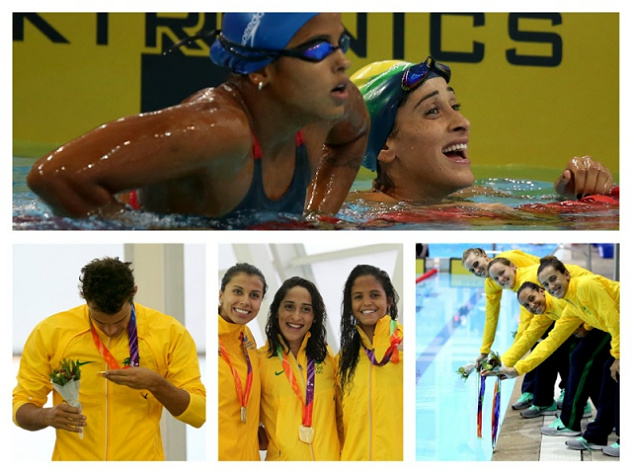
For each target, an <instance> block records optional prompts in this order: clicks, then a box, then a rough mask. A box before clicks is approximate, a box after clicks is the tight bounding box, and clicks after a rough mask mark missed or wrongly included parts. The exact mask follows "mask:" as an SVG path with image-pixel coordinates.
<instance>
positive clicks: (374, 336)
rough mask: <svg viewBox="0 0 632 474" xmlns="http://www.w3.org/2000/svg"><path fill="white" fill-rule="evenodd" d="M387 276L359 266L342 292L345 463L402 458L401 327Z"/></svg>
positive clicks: (340, 366) (395, 297)
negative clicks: (349, 461) (346, 461)
mask: <svg viewBox="0 0 632 474" xmlns="http://www.w3.org/2000/svg"><path fill="white" fill-rule="evenodd" d="M397 300H398V295H397V292H396V291H395V288H394V287H393V284H392V283H391V279H390V278H389V276H388V274H387V273H386V272H385V271H383V270H380V269H379V268H376V267H374V266H371V265H358V266H356V267H355V268H354V269H353V270H352V271H351V273H350V275H349V277H348V278H347V281H346V283H345V287H344V292H343V303H342V315H341V320H340V346H341V347H340V352H339V354H338V373H339V377H340V389H341V392H342V413H343V431H344V442H343V447H342V456H341V459H342V460H343V461H344V460H353V461H359V460H364V461H378V460H391V461H395V460H399V461H401V460H402V459H403V458H402V456H403V399H402V396H403V368H402V361H403V354H401V353H400V347H399V346H400V344H401V342H402V340H403V337H404V336H403V328H402V326H401V325H400V324H398V323H397Z"/></svg>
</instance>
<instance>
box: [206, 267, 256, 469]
mask: <svg viewBox="0 0 632 474" xmlns="http://www.w3.org/2000/svg"><path fill="white" fill-rule="evenodd" d="M267 289H268V285H267V284H266V279H265V277H264V276H263V273H261V271H260V270H259V269H258V268H257V267H255V266H253V265H250V264H248V263H238V264H236V265H234V266H232V267H231V268H229V269H228V271H226V273H225V274H224V277H223V278H222V283H221V287H220V292H219V309H218V313H219V316H218V320H219V323H218V324H219V325H218V336H219V348H220V357H219V360H218V363H219V369H218V370H219V373H218V377H219V381H218V386H219V387H220V390H219V394H218V397H219V400H218V401H219V405H218V417H219V419H218V425H219V431H218V432H219V453H218V455H219V460H220V461H224V460H225V461H259V460H260V456H259V439H258V434H259V433H258V432H259V403H260V398H261V382H260V378H259V357H258V354H257V344H256V341H255V339H254V337H253V336H252V333H251V332H250V329H249V328H248V326H246V324H248V323H249V322H250V321H252V320H253V319H254V318H256V317H257V314H259V308H261V300H262V299H263V297H264V296H265V293H266V291H267Z"/></svg>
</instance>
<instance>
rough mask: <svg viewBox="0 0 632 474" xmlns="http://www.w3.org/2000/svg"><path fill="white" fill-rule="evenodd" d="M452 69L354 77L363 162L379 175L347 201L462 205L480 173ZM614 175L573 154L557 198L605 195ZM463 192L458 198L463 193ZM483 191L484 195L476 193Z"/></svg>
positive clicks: (393, 69) (380, 67) (380, 65)
mask: <svg viewBox="0 0 632 474" xmlns="http://www.w3.org/2000/svg"><path fill="white" fill-rule="evenodd" d="M450 76H451V71H450V68H449V67H448V66H446V65H444V64H441V63H438V62H436V61H435V60H434V59H433V58H431V57H428V58H427V59H426V60H425V61H424V62H422V63H419V64H412V63H407V62H403V61H380V62H376V63H372V64H369V65H368V66H365V67H364V68H362V69H360V70H359V71H358V72H356V73H355V74H354V75H353V76H352V77H351V80H352V81H353V82H354V83H355V84H356V85H357V86H358V87H359V88H360V92H361V93H362V95H363V96H364V100H365V102H366V103H367V107H368V109H369V114H370V116H371V132H370V136H369V143H368V147H367V151H366V154H365V157H364V162H363V165H364V166H365V167H366V168H368V169H370V170H371V171H377V177H376V179H375V181H374V183H373V189H371V191H369V192H355V193H353V194H351V195H350V196H349V198H348V199H360V198H361V199H364V200H367V201H385V202H399V201H408V202H414V203H422V204H424V203H439V202H441V201H443V200H444V199H445V198H447V197H450V198H451V200H453V201H454V200H457V201H462V199H463V198H464V197H467V196H466V191H467V192H469V193H470V194H473V193H474V191H475V190H474V189H473V188H471V186H472V184H473V183H474V176H473V174H472V171H471V169H470V160H469V158H468V153H467V149H468V143H469V135H470V122H469V121H468V120H467V119H466V118H465V117H464V116H463V115H462V114H461V112H460V106H459V104H458V103H457V100H456V95H455V92H454V89H452V87H450V86H449V85H448V83H449V82H450ZM611 187H612V175H611V173H610V171H609V170H608V169H607V168H606V167H605V166H603V165H602V164H601V163H598V162H596V161H593V160H592V159H591V158H590V157H574V158H573V159H571V160H570V161H569V163H568V164H567V167H566V169H565V170H564V172H563V173H562V174H561V175H560V177H559V178H558V179H557V180H556V182H555V188H556V191H557V192H558V194H560V195H561V196H563V197H570V198H573V199H575V198H577V196H584V195H588V194H607V193H608V192H609V191H610V189H611ZM459 190H463V191H461V193H459V194H458V195H454V194H453V193H455V192H457V191H459ZM478 194H481V192H478Z"/></svg>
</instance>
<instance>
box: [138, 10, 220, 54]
mask: <svg viewBox="0 0 632 474" xmlns="http://www.w3.org/2000/svg"><path fill="white" fill-rule="evenodd" d="M200 15H204V17H203V18H204V24H203V25H202V27H201V28H200V30H202V31H213V30H215V29H216V28H217V26H216V25H217V13H203V14H200V13H187V15H186V16H185V17H178V18H173V17H166V16H163V15H161V16H159V15H158V14H157V13H147V14H146V15H145V46H147V47H148V48H155V47H156V46H160V47H161V48H162V49H163V50H166V49H168V48H169V47H170V46H172V45H173V44H174V43H175V42H177V41H180V40H183V39H186V38H188V37H189V36H191V35H192V34H195V33H197V31H196V32H193V33H187V32H186V31H185V28H192V27H194V26H196V25H198V24H199V22H200ZM160 30H161V31H162V35H161V41H159V31H160ZM165 30H169V31H170V32H171V33H172V34H173V36H175V37H176V39H175V41H174V40H173V38H171V37H169V35H167V33H166V31H165ZM213 40H214V38H205V39H204V40H203V41H204V42H205V43H206V44H207V46H210V45H211V44H212V43H213ZM186 48H188V49H197V50H201V49H202V47H201V46H200V45H199V44H198V43H197V42H191V43H189V44H187V46H186ZM182 49H183V50H184V49H185V48H182Z"/></svg>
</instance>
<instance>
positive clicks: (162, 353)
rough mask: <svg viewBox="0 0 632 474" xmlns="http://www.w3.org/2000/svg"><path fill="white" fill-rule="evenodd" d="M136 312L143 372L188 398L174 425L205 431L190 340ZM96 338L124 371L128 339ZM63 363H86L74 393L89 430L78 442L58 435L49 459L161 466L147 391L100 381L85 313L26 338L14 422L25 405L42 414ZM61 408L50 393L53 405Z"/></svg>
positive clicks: (168, 320) (99, 361)
mask: <svg viewBox="0 0 632 474" xmlns="http://www.w3.org/2000/svg"><path fill="white" fill-rule="evenodd" d="M135 307H136V324H137V331H138V349H139V353H140V366H141V367H146V368H148V369H150V370H152V371H154V372H156V373H159V374H160V375H162V376H163V377H165V379H167V380H168V381H169V382H171V383H172V384H173V385H175V386H176V387H178V388H181V389H184V390H186V391H187V392H189V395H190V396H191V399H190V402H189V406H188V407H187V409H186V410H185V411H184V413H182V414H181V415H180V416H178V417H177V419H178V420H180V421H182V422H185V423H188V424H190V425H192V426H195V427H200V426H202V424H203V423H204V421H205V420H206V391H205V388H204V385H203V384H202V382H201V379H200V369H199V365H198V358H197V351H196V348H195V343H194V341H193V339H192V338H191V335H190V334H189V333H188V332H187V330H186V329H185V328H184V326H182V325H181V324H180V323H179V322H178V321H177V320H176V319H174V318H172V317H171V316H167V315H165V314H162V313H160V312H158V311H155V310H153V309H150V308H146V307H144V306H141V305H140V304H138V303H135ZM97 332H98V334H99V336H100V337H101V340H102V341H103V343H104V344H105V345H106V346H107V347H108V349H109V351H110V352H111V353H112V355H113V356H114V358H115V359H116V360H117V362H118V363H119V365H120V366H121V367H122V366H123V361H124V360H125V359H126V358H128V357H129V342H128V337H127V333H126V332H123V333H122V334H120V335H119V336H117V337H116V338H108V337H107V336H106V335H105V334H103V333H101V332H100V331H99V330H98V329H97ZM64 358H66V359H72V360H75V361H76V360H79V361H81V362H90V363H89V364H86V365H83V366H82V367H81V380H80V382H81V388H80V391H79V402H80V403H81V405H82V412H83V413H84V414H85V415H86V418H87V419H86V422H87V426H85V427H84V430H83V439H80V438H79V436H78V434H77V433H73V432H70V431H65V430H57V433H56V440H55V448H54V451H53V457H52V459H53V460H54V461H65V460H143V461H149V460H163V459H164V453H163V449H162V440H161V436H160V425H159V423H160V417H161V415H162V410H163V406H162V404H161V403H160V402H159V401H158V400H156V399H155V398H154V396H153V395H152V394H151V393H150V392H149V391H145V390H134V389H131V388H129V387H126V386H124V385H117V384H115V383H113V382H110V381H108V380H107V379H106V378H104V377H102V376H101V375H99V374H98V373H97V372H98V371H101V370H106V369H107V368H108V367H107V365H106V363H105V361H104V360H103V358H102V357H101V355H100V353H99V351H98V350H97V348H96V346H95V344H94V340H93V339H92V334H91V331H90V323H89V316H88V307H87V305H81V306H78V307H76V308H73V309H70V310H68V311H64V312H62V313H58V314H55V315H53V316H50V317H48V318H46V319H45V320H43V321H42V322H40V323H39V324H38V325H37V326H36V327H35V329H34V330H33V332H32V333H31V335H30V336H29V338H28V340H27V342H26V344H25V346H24V351H23V353H22V358H21V360H20V370H19V373H18V384H17V387H16V388H15V389H14V391H13V420H14V422H15V413H16V411H17V410H18V408H20V407H21V406H22V405H24V404H25V403H31V404H33V405H36V406H38V407H43V406H44V404H45V403H46V400H47V396H48V393H49V392H50V391H51V390H53V388H52V385H51V382H50V373H51V372H52V370H53V369H55V368H57V367H59V365H60V363H61V361H62V359H64ZM62 401H63V400H62V398H61V396H60V395H59V394H58V393H57V392H56V391H54V392H53V404H54V405H57V404H59V403H61V402H62ZM16 424H17V422H16Z"/></svg>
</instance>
